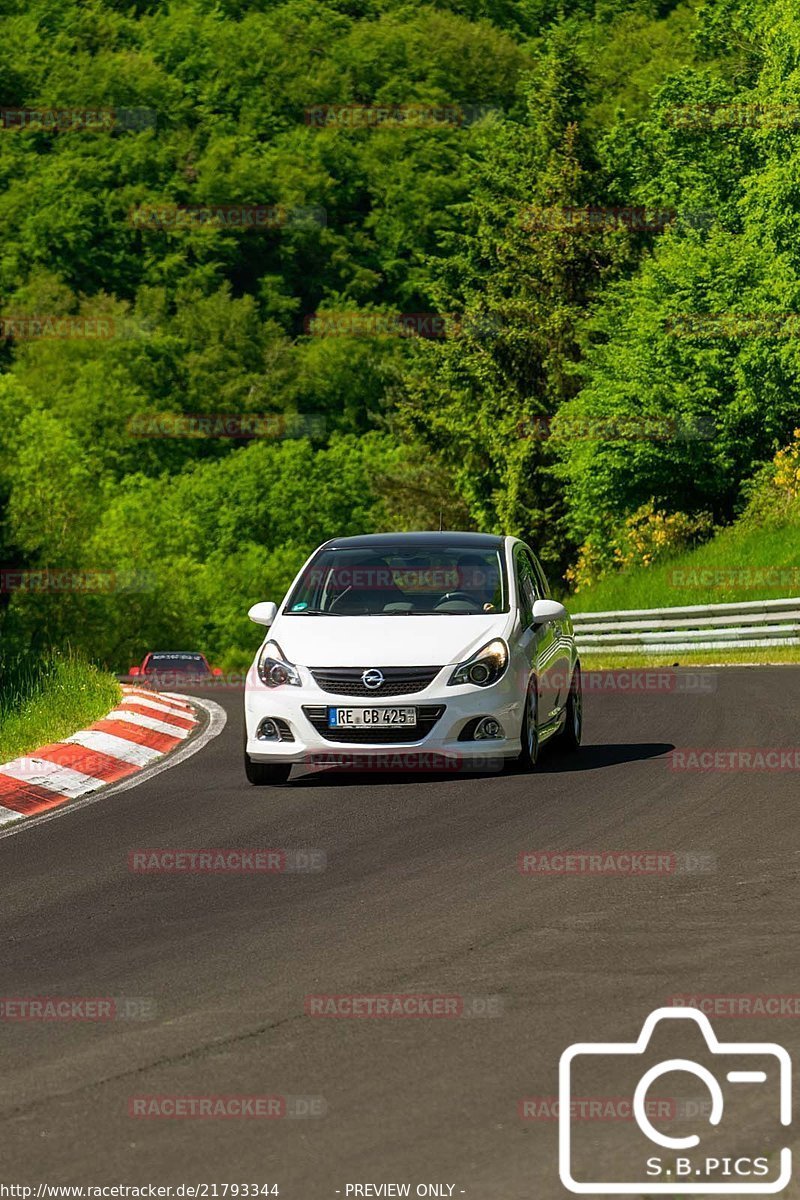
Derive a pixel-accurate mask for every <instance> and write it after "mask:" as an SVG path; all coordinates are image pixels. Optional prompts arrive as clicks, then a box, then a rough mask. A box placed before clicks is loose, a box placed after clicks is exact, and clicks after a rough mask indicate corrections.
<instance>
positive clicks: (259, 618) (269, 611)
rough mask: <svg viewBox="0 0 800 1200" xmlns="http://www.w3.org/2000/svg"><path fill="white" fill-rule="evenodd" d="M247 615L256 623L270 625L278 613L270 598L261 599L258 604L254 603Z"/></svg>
mask: <svg viewBox="0 0 800 1200" xmlns="http://www.w3.org/2000/svg"><path fill="white" fill-rule="evenodd" d="M247 615H248V617H249V618H250V620H251V621H255V623H256V625H271V624H272V622H273V621H274V620H275V618H276V617H277V615H278V606H277V604H273V603H272V601H271V600H263V601H262V602H261V603H260V604H254V605H253V607H252V608H251V609H250V611H249V612H248V614H247Z"/></svg>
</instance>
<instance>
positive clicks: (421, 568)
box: [284, 542, 508, 616]
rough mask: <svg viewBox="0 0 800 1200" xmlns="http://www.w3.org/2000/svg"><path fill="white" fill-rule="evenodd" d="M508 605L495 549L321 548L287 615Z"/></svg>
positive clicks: (460, 610) (500, 608)
mask: <svg viewBox="0 0 800 1200" xmlns="http://www.w3.org/2000/svg"><path fill="white" fill-rule="evenodd" d="M494 612H508V590H507V588H506V575H505V567H504V564H503V559H502V556H501V555H500V553H499V552H498V551H497V550H495V549H486V550H465V549H464V547H463V546H452V547H448V546H447V544H446V543H445V544H443V545H442V546H436V547H435V548H434V549H431V550H428V549H424V550H420V549H419V547H416V546H409V545H408V544H405V545H404V544H403V543H402V542H398V543H397V546H396V547H395V546H388V547H387V546H386V545H385V544H384V545H382V546H381V548H380V550H378V549H375V550H368V549H358V548H348V549H341V550H337V549H334V548H331V549H326V550H321V551H320V552H319V554H317V555H316V556H315V557H314V558H313V559H312V560H311V562H310V563H309V565H308V566H307V567H306V569H305V571H304V572H303V575H302V576H301V578H300V580H299V581H298V583H297V584H296V585H295V588H294V590H293V592H292V594H291V596H290V597H289V599H288V601H287V603H286V606H285V608H284V614H285V615H286V616H317V615H320V614H325V615H328V616H377V615H383V616H389V615H397V616H416V615H426V614H433V613H448V614H451V615H456V614H461V615H473V616H474V615H475V614H476V613H494Z"/></svg>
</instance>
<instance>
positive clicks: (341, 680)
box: [310, 667, 442, 701]
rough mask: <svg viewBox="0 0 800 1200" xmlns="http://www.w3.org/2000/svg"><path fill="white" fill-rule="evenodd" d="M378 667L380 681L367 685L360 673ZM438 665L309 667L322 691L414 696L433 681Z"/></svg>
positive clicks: (376, 697) (372, 697) (377, 696)
mask: <svg viewBox="0 0 800 1200" xmlns="http://www.w3.org/2000/svg"><path fill="white" fill-rule="evenodd" d="M375 669H377V670H378V671H380V673H381V675H383V683H382V684H381V686H380V687H377V688H368V687H367V686H366V684H365V683H364V681H363V679H362V678H361V676H362V675H363V674H364V672H365V670H375ZM441 669H442V668H441V667H378V668H374V667H370V668H367V667H311V668H310V670H311V674H312V675H313V676H314V681H315V683H316V684H317V686H318V687H320V688H321V689H322V691H323V692H331V693H332V694H333V695H334V696H364V697H367V698H369V699H370V700H376V701H377V700H383V698H384V697H385V696H413V694H414V693H415V692H421V691H422V690H423V689H424V688H426V687H427V686H428V684H430V683H433V681H434V679H435V678H436V676H437V675H438V674H439V672H440V671H441Z"/></svg>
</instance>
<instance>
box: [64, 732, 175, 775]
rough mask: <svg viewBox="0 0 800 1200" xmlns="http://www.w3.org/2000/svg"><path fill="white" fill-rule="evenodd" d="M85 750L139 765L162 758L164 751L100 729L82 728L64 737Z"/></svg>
mask: <svg viewBox="0 0 800 1200" xmlns="http://www.w3.org/2000/svg"><path fill="white" fill-rule="evenodd" d="M64 741H65V742H72V743H73V744H74V745H76V746H83V747H84V749H85V750H96V751H98V753H100V754H108V755H109V756H110V757H111V758H118V759H120V760H121V761H122V762H126V763H133V764H134V766H137V767H146V766H147V765H148V764H149V763H151V762H154V761H155V759H157V758H161V756H162V753H163V751H161V750H152V749H151V748H150V746H140V745H139V743H138V742H129V741H127V739H126V738H121V737H116V736H115V734H113V733H103V732H102V730H100V729H81V730H80V731H79V732H78V733H73V735H72V737H68V738H64Z"/></svg>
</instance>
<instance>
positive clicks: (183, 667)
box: [144, 654, 209, 675]
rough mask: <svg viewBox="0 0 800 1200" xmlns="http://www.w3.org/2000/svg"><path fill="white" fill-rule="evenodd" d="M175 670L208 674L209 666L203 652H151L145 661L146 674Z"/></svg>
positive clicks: (191, 673)
mask: <svg viewBox="0 0 800 1200" xmlns="http://www.w3.org/2000/svg"><path fill="white" fill-rule="evenodd" d="M159 671H175V672H178V673H179V674H181V675H208V673H209V666H208V663H207V662H206V660H205V659H204V658H203V656H202V654H151V655H150V657H149V658H148V660H147V662H146V663H145V668H144V673H145V675H150V674H155V673H157V672H159Z"/></svg>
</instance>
